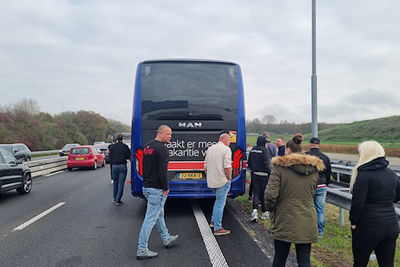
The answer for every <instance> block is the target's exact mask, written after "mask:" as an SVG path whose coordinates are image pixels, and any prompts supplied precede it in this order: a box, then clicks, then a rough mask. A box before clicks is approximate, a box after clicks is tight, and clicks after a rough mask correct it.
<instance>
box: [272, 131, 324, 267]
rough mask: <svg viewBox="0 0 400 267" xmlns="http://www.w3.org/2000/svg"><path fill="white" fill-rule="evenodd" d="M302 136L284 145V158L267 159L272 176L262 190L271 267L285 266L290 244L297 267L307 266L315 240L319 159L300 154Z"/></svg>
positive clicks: (320, 167)
mask: <svg viewBox="0 0 400 267" xmlns="http://www.w3.org/2000/svg"><path fill="white" fill-rule="evenodd" d="M302 141H303V136H302V135H301V134H296V135H294V137H293V138H292V140H289V141H288V142H287V144H286V155H285V156H283V157H275V158H273V159H272V160H271V164H272V173H271V176H270V178H269V182H268V186H267V190H266V194H265V195H266V196H265V197H266V206H267V210H268V211H269V212H270V219H271V232H272V235H273V237H274V246H275V256H274V261H273V265H272V266H274V267H276V266H285V263H286V259H287V256H288V254H289V250H290V245H291V243H295V245H296V256H297V262H298V264H299V266H311V261H310V254H311V243H315V242H317V241H318V228H317V216H316V213H315V208H314V191H315V189H316V187H317V182H318V172H319V171H320V170H323V169H324V168H325V166H324V163H323V162H322V160H320V159H319V158H317V157H315V156H311V155H305V154H303V153H302V149H301V142H302Z"/></svg>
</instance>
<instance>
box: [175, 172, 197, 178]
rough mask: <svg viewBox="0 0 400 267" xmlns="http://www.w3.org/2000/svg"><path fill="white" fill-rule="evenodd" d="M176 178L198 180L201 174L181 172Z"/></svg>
mask: <svg viewBox="0 0 400 267" xmlns="http://www.w3.org/2000/svg"><path fill="white" fill-rule="evenodd" d="M178 178H179V179H187V180H198V179H201V178H203V174H202V173H201V172H182V173H179V174H178Z"/></svg>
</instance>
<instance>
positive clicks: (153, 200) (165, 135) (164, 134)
mask: <svg viewBox="0 0 400 267" xmlns="http://www.w3.org/2000/svg"><path fill="white" fill-rule="evenodd" d="M171 136H172V130H171V128H169V127H168V126H166V125H161V126H160V127H158V130H157V137H156V139H154V140H152V141H151V142H150V143H148V144H147V145H145V146H144V148H143V194H144V196H145V197H146V199H147V209H146V216H145V218H144V221H143V224H142V228H141V230H140V235H139V244H138V251H137V253H136V259H138V260H144V259H148V258H153V257H156V256H158V253H157V252H153V251H151V250H149V249H148V242H149V237H150V233H151V230H152V229H153V226H154V224H155V225H156V227H157V230H158V232H159V233H160V236H161V239H162V240H163V244H164V246H165V248H169V247H171V246H172V245H173V243H174V242H175V241H176V239H177V238H178V235H170V234H169V232H168V229H167V226H166V225H165V219H164V204H165V201H166V200H167V196H168V193H169V185H168V178H167V170H168V160H169V157H168V156H169V155H168V148H167V147H166V146H165V143H169V142H170V140H171Z"/></svg>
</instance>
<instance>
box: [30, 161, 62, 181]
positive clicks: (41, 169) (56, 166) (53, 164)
mask: <svg viewBox="0 0 400 267" xmlns="http://www.w3.org/2000/svg"><path fill="white" fill-rule="evenodd" d="M67 159H68V157H54V158H49V159H41V160H35V161H29V162H25V163H24V164H25V165H27V166H28V167H29V169H30V170H31V173H32V178H35V177H38V176H42V175H47V174H50V173H52V172H56V171H61V170H65V169H67Z"/></svg>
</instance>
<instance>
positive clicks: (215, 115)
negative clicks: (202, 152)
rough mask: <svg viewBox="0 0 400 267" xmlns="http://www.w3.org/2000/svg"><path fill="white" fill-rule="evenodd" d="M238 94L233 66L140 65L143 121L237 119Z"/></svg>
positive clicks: (165, 63)
mask: <svg viewBox="0 0 400 267" xmlns="http://www.w3.org/2000/svg"><path fill="white" fill-rule="evenodd" d="M238 91H239V90H238V67H237V65H234V64H221V63H211V62H204V63H203V62H153V63H151V62H149V63H143V66H142V69H141V101H142V103H141V104H142V119H149V120H181V119H199V120H236V119H237V115H238Z"/></svg>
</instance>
